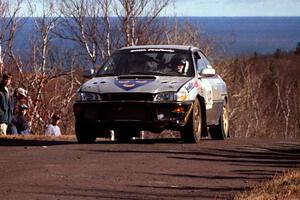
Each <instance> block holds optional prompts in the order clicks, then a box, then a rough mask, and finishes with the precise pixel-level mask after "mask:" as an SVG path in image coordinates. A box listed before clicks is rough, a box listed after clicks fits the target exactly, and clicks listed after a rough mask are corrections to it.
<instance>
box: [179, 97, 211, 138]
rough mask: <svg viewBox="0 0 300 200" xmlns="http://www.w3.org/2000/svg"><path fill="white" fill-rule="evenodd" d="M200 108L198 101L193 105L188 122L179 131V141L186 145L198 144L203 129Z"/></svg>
mask: <svg viewBox="0 0 300 200" xmlns="http://www.w3.org/2000/svg"><path fill="white" fill-rule="evenodd" d="M202 115H203V111H202V106H201V104H200V102H199V100H198V99H196V100H195V102H194V104H193V110H192V113H191V114H190V117H189V121H188V123H187V124H186V125H185V127H184V128H183V130H181V131H180V135H181V139H182V140H183V141H184V142H188V143H199V142H200V140H201V135H202V132H203V130H204V129H206V127H204V123H203V117H202Z"/></svg>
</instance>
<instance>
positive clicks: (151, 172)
mask: <svg viewBox="0 0 300 200" xmlns="http://www.w3.org/2000/svg"><path fill="white" fill-rule="evenodd" d="M299 163H300V140H293V141H291V140H288V141H282V140H270V139H268V140H267V139H265V140H259V139H229V140H226V141H212V140H203V141H202V142H201V144H183V143H181V142H180V141H178V140H144V141H134V142H132V143H130V144H116V143H113V142H98V143H96V144H92V145H79V144H76V143H75V142H63V141H62V142H51V141H49V142H47V141H29V140H26V141H23V140H12V139H10V140H5V139H0V197H1V199H2V200H6V199H12V200H19V199H22V200H27V199H28V200H29V199H30V200H35V199H36V200H38V199H41V200H48V199H49V200H50V199H51V200H52V199H60V200H65V199H74V200H77V199H78V200H79V199H80V200H82V199H83V200H87V199H130V200H140V199H149V200H151V199H153V200H154V199H155V200H156V199H232V197H233V195H234V194H236V193H237V192H240V191H244V190H245V189H248V188H249V187H251V186H254V185H255V184H257V183H259V182H260V181H262V180H264V179H266V178H270V177H272V176H273V175H275V174H277V173H279V172H282V171H285V170H287V169H288V168H291V167H293V166H295V165H297V164H299Z"/></svg>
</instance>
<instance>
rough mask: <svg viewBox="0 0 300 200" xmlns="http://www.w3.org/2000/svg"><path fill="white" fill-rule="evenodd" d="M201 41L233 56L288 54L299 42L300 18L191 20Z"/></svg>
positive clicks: (202, 18) (199, 18)
mask: <svg viewBox="0 0 300 200" xmlns="http://www.w3.org/2000/svg"><path fill="white" fill-rule="evenodd" d="M187 20H189V22H190V23H191V24H194V25H196V26H197V27H199V29H200V32H201V33H202V35H203V37H204V38H212V39H213V40H214V41H216V42H217V43H218V45H220V46H223V47H224V48H225V50H226V52H228V53H232V54H234V55H240V54H249V53H253V52H257V53H261V54H268V53H273V52H275V51H276V49H278V48H279V49H281V50H285V51H292V50H294V49H295V48H296V46H297V43H298V42H300V17H192V18H188V19H187Z"/></svg>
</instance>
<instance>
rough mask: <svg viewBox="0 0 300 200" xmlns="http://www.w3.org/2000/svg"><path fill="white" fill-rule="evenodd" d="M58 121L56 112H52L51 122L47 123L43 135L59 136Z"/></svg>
mask: <svg viewBox="0 0 300 200" xmlns="http://www.w3.org/2000/svg"><path fill="white" fill-rule="evenodd" d="M59 122H60V116H59V115H57V114H54V115H53V116H52V121H51V124H49V125H47V127H46V130H45V135H47V136H60V135H61V132H60V128H59V126H58V124H59Z"/></svg>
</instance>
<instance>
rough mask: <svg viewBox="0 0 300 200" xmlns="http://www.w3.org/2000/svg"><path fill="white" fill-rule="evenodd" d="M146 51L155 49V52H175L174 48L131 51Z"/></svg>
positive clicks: (134, 50) (135, 50)
mask: <svg viewBox="0 0 300 200" xmlns="http://www.w3.org/2000/svg"><path fill="white" fill-rule="evenodd" d="M146 51H153V52H171V53H173V52H175V51H174V50H173V49H133V50H130V52H132V53H134V52H146Z"/></svg>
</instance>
